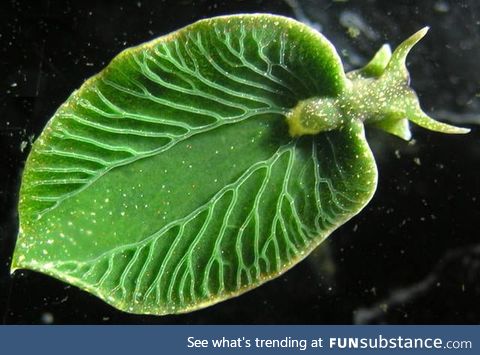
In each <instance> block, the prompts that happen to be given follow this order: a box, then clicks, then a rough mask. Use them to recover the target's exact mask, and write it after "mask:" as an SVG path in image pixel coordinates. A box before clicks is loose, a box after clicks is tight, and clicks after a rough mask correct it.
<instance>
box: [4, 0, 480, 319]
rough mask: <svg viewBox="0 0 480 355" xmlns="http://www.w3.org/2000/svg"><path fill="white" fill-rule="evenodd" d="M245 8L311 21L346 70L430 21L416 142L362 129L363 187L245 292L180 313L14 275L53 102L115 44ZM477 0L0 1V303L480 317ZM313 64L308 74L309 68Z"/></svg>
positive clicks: (414, 69)
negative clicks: (24, 194) (24, 191)
mask: <svg viewBox="0 0 480 355" xmlns="http://www.w3.org/2000/svg"><path fill="white" fill-rule="evenodd" d="M240 12H270V13H275V14H282V15H287V16H291V17H296V18H297V19H300V20H302V21H304V22H307V23H309V24H310V25H313V26H315V27H316V28H318V29H320V30H321V31H322V32H323V33H324V34H325V35H326V37H327V38H329V39H330V40H331V41H332V42H333V43H334V44H335V46H336V48H337V50H338V51H339V53H340V54H341V56H342V59H343V60H344V63H345V67H346V69H351V68H355V67H358V66H359V65H362V64H364V63H365V61H366V60H368V59H370V58H371V56H372V55H373V54H374V52H375V50H376V49H378V47H380V45H381V44H382V43H384V42H388V43H390V44H392V45H393V46H396V45H397V44H398V43H400V42H401V41H402V40H404V39H405V38H406V37H408V36H409V35H410V34H412V33H413V32H415V31H417V30H418V29H420V28H421V27H423V26H424V25H429V26H431V30H430V32H429V34H428V35H427V37H426V38H425V39H424V40H422V42H421V43H420V44H419V45H418V46H417V47H416V48H415V49H414V51H413V52H412V54H411V55H410V57H409V68H410V72H411V74H412V80H413V81H412V86H413V87H414V88H415V89H416V90H417V92H418V94H419V96H420V99H421V102H422V105H423V108H424V109H425V111H427V112H429V113H430V114H431V115H432V116H434V117H439V118H442V119H447V120H450V121H452V122H454V123H457V124H461V125H463V126H468V127H471V128H472V133H470V134H469V135H466V136H449V135H442V134H438V133H434V132H427V131H425V130H422V129H420V128H417V127H414V130H413V134H414V139H415V140H414V141H413V142H410V143H407V142H403V141H401V140H399V139H397V138H395V137H393V136H389V135H386V134H383V133H379V132H376V131H374V130H370V131H369V132H368V136H369V137H368V138H369V142H370V143H371V145H372V148H373V150H374V154H375V156H376V159H377V163H378V166H379V173H380V177H379V187H378V190H377V192H376V194H375V196H374V198H373V200H372V202H371V203H370V204H369V205H368V206H367V207H366V209H365V210H364V211H362V212H361V213H360V214H359V215H358V216H357V217H355V218H354V219H352V220H351V221H350V222H349V223H347V224H346V225H344V226H343V227H342V228H340V229H339V230H338V231H336V232H335V233H334V234H333V235H332V236H331V237H330V238H329V240H328V241H327V242H326V243H324V245H323V246H322V247H321V248H319V249H318V250H317V251H316V252H314V253H313V254H312V255H311V256H310V257H309V258H308V259H307V260H305V261H303V262H302V263H300V264H299V265H298V266H296V267H294V268H293V269H292V270H291V271H289V272H287V273H286V274H284V275H283V276H281V277H279V278H277V279H276V280H274V281H271V282H269V283H267V284H265V285H263V286H261V287H259V288H257V289H255V290H253V291H251V292H249V293H247V294H245V295H242V296H240V297H238V298H235V299H232V300H229V301H226V302H223V303H221V304H218V305H215V306H212V307H209V308H207V309H204V310H201V311H197V312H193V313H190V314H185V315H178V316H167V317H153V316H135V315H129V314H126V313H122V312H120V311H117V310H115V309H113V308H112V307H110V306H108V305H107V304H105V303H103V302H102V301H100V300H99V299H97V298H95V297H93V296H91V295H89V294H87V293H86V292H83V291H80V290H79V289H77V288H75V287H71V286H68V285H66V284H64V283H62V282H60V281H57V280H54V279H52V278H50V277H47V276H44V275H42V274H39V273H34V272H29V271H20V272H16V273H15V275H13V276H10V275H9V265H10V261H11V255H12V252H13V247H14V243H15V239H16V233H17V228H18V221H17V218H18V217H17V211H16V203H17V199H18V189H19V184H20V177H21V172H22V169H23V165H24V162H25V159H26V157H27V154H28V151H29V150H30V147H31V142H32V140H33V139H35V137H38V135H39V134H40V132H41V130H42V128H43V126H44V125H45V123H46V122H47V121H48V119H49V117H50V116H51V115H52V114H53V112H54V111H55V109H56V108H57V107H58V106H59V105H60V104H61V103H62V102H63V101H64V100H65V99H66V98H67V97H68V96H69V94H70V93H71V92H72V91H73V90H74V89H75V88H78V87H79V86H80V85H81V84H82V82H83V81H84V80H85V79H86V78H88V77H90V76H91V75H93V74H95V73H96V72H98V71H100V70H101V69H102V68H103V67H104V66H105V65H106V64H107V63H108V62H109V61H110V60H111V59H112V58H113V57H114V56H115V55H116V54H117V53H118V52H120V51H121V50H122V49H124V48H126V47H128V46H132V45H135V44H138V43H141V42H143V41H147V40H150V39H152V38H155V37H157V36H161V35H163V34H165V33H167V32H170V31H173V30H176V29H178V28H179V27H182V26H184V25H187V24H189V23H192V22H194V21H196V20H198V19H201V18H205V17H211V16H214V15H221V14H232V13H240ZM479 58H480V2H479V1H478V0H464V1H457V0H451V1H448V0H436V1H433V0H432V1H395V2H393V1H379V0H377V1H373V0H371V1H345V0H343V1H314V0H303V1H301V0H298V1H295V0H286V1H280V0H278V1H272V0H263V1H262V0H249V1H246V0H245V1H240V0H224V1H193V0H183V1H182V0H180V1H179V0H172V1H159V0H138V1H129V2H123V3H121V2H113V1H102V2H100V1H54V0H51V1H41V0H40V1H7V0H1V2H0V163H1V170H0V171H1V175H0V177H1V183H0V208H1V210H0V317H2V321H3V322H4V323H7V324H12V323H14V324H17V323H20V324H25V323H167V324H174V323H188V324H206V323H240V324H242V323H245V324H255V323H262V324H270V323H292V324H295V323H301V324H309V323H322V324H323V323H344V324H349V323H409V324H411V323H427V324H436V323H440V324H441V323H448V324H450V323H480V282H479V281H480V233H479V221H480V201H479V198H480V196H479V192H480V179H479V172H480V169H479V168H480V140H479V138H480V131H479V129H478V127H477V125H476V124H477V123H479V122H480V64H479ZM312 75H315V73H312Z"/></svg>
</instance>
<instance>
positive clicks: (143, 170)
mask: <svg viewBox="0 0 480 355" xmlns="http://www.w3.org/2000/svg"><path fill="white" fill-rule="evenodd" d="M416 36H417V37H412V38H413V40H410V42H408V41H407V42H405V43H407V44H406V45H404V46H403V45H402V46H403V47H402V46H401V47H400V50H398V52H397V51H396V52H394V53H393V55H392V58H391V59H390V53H389V51H388V50H386V49H382V50H381V51H380V52H379V53H378V54H377V56H376V57H375V58H374V60H372V62H371V63H369V64H368V65H367V66H366V67H365V68H363V69H362V70H360V71H357V72H352V73H349V74H348V75H346V74H345V73H344V71H343V67H342V64H341V62H340V59H339V57H338V54H337V53H336V51H335V49H334V47H333V46H332V45H331V44H330V42H328V41H327V40H326V39H325V38H324V37H323V36H322V35H321V34H319V33H318V32H316V31H314V30H313V29H311V28H309V27H307V26H305V25H303V24H301V23H298V22H296V21H293V20H291V19H287V18H284V17H279V16H272V15H263V14H261V15H238V16H225V17H219V18H213V19H208V20H203V21H200V22H197V23H195V24H193V25H190V26H187V27H186V28H184V29H181V30H179V31H176V32H174V33H172V34H169V35H166V36H164V37H160V38H159V39H156V40H154V41H151V42H148V43H145V44H143V45H140V46H138V47H135V48H130V49H127V50H125V51H124V52H122V53H121V54H119V55H118V56H117V57H116V58H115V59H114V60H113V61H112V62H111V63H110V64H109V65H108V66H107V67H106V68H105V69H104V70H103V71H102V72H100V73H99V74H97V75H96V76H94V77H92V78H90V79H89V80H87V81H86V82H85V83H84V84H83V85H82V87H81V88H80V89H79V90H77V91H75V92H74V93H73V94H72V95H71V96H70V97H69V98H68V100H67V101H66V102H65V103H64V104H63V105H62V106H61V107H60V108H59V109H58V111H57V112H56V113H55V115H54V116H53V117H52V119H51V120H50V121H49V123H48V124H47V127H46V128H45V130H44V131H43V133H42V134H41V136H40V137H39V138H38V139H37V141H36V142H35V144H34V146H33V149H32V152H31V154H30V155H29V157H28V160H27V164H26V168H25V172H24V175H23V180H22V187H21V197H20V203H19V212H20V231H19V237H18V242H17V245H16V248H15V253H14V258H13V262H12V271H13V270H15V269H19V268H28V269H32V270H36V271H40V272H43V273H45V274H48V275H51V276H53V277H56V278H58V279H60V280H63V281H66V282H69V283H71V284H73V285H76V286H78V287H80V288H82V289H84V290H87V291H89V292H91V293H93V294H95V295H97V296H98V297H100V298H101V299H103V300H105V301H106V302H108V303H110V304H111V305H113V306H115V307H117V308H119V309H121V310H124V311H127V312H132V313H143V314H168V313H181V312H188V311H191V310H194V309H198V308H202V307H205V306H208V305H211V304H214V303H217V302H220V301H222V300H224V299H227V298H230V297H233V296H236V295H238V294H240V293H243V292H245V291H247V290H249V289H251V288H253V287H256V286H258V285H260V284H262V283H264V282H266V281H268V280H270V279H272V278H274V277H277V276H278V275H280V274H281V273H283V272H285V271H286V270H288V269H289V268H290V267H292V266H293V265H295V264H296V263H298V262H299V261H300V260H302V259H303V258H304V257H306V256H307V255H308V254H309V253H310V252H311V251H312V250H313V249H314V248H315V247H316V246H318V245H319V244H320V243H321V242H322V241H323V240H324V239H325V238H326V237H327V236H328V235H329V234H330V233H331V232H332V231H333V230H335V229H336V228H338V227H339V226H340V225H342V224H343V223H345V222H346V221H347V220H349V219H350V218H351V217H352V216H354V215H355V214H357V213H358V212H359V211H360V210H361V209H362V208H363V207H364V206H365V205H366V203H367V202H368V201H369V200H370V198H371V197H372V195H373V193H374V191H375V188H376V182H377V170H376V166H375V160H374V158H373V156H372V153H371V151H370V148H369V146H368V143H367V142H366V140H365V135H364V125H363V123H364V122H365V123H366V124H369V123H371V124H372V125H377V126H378V127H380V128H382V129H385V130H387V131H389V132H391V133H394V134H397V135H400V136H402V135H403V137H404V138H405V137H406V135H407V131H408V122H407V125H405V122H406V119H410V120H412V121H414V122H416V123H418V124H420V125H424V126H426V125H427V123H428V125H430V127H429V128H432V127H433V129H435V128H437V129H440V128H442V129H446V128H445V127H450V126H446V125H442V124H440V123H437V122H435V121H432V120H431V119H428V118H425V117H426V116H425V117H424V116H422V115H421V114H420V113H421V111H420V113H419V111H418V110H419V106H418V102H417V101H416V100H417V99H416V96H415V94H414V93H413V91H412V90H411V89H409V88H408V86H407V85H406V78H405V77H404V76H403V77H402V75H399V73H400V74H402V72H401V70H397V69H396V67H395V66H396V65H397V64H396V63H403V66H404V56H405V55H406V52H408V49H409V48H410V47H411V45H413V44H412V43H411V42H412V41H413V42H415V41H416V40H418V38H419V37H421V35H420V36H419V35H416ZM387 57H388V58H387ZM402 58H403V59H402ZM387 59H388V60H387ZM402 60H403V62H402ZM389 68H390V69H391V70H390V69H389ZM405 102H407V103H408V105H405ZM417 109H418V110H417ZM405 127H406V128H405ZM439 127H440V128H439ZM448 129H451V132H453V131H454V130H455V129H454V128H448ZM408 134H409V131H408ZM205 167H208V169H205Z"/></svg>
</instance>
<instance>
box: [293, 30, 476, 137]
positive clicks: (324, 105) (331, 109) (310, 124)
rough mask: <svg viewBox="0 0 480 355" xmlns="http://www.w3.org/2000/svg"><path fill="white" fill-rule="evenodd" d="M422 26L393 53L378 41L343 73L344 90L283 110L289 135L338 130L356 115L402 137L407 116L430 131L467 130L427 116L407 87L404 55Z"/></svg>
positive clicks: (422, 33) (407, 130)
mask: <svg viewBox="0 0 480 355" xmlns="http://www.w3.org/2000/svg"><path fill="white" fill-rule="evenodd" d="M427 31H428V27H425V28H423V29H422V30H420V31H418V32H417V33H415V34H414V35H412V36H411V37H410V38H408V39H407V40H406V41H404V42H403V43H402V44H400V45H399V46H398V47H397V49H396V50H395V51H394V52H393V53H392V52H391V50H390V46H388V45H384V46H382V47H381V48H380V50H379V51H378V52H377V53H376V55H375V56H374V57H373V59H372V60H371V61H370V62H369V63H368V64H367V65H366V66H365V67H363V68H361V69H359V70H355V71H352V72H350V73H348V74H347V75H346V78H347V83H346V85H345V89H344V90H342V91H341V92H340V93H339V94H338V95H337V96H335V97H314V98H310V99H307V100H303V101H300V102H299V103H298V104H297V106H295V107H294V108H293V109H292V110H291V111H290V112H289V114H288V115H287V123H288V125H289V132H290V135H291V136H300V135H304V134H318V133H320V132H323V131H329V130H333V129H340V128H342V126H343V125H344V124H345V122H347V121H350V120H360V121H362V122H364V123H365V124H367V125H372V126H375V127H377V128H380V129H382V130H384V131H386V132H389V133H391V134H394V135H396V136H398V137H400V138H403V139H405V140H409V139H410V138H411V133H410V127H409V121H412V122H414V123H416V124H417V125H419V126H422V127H424V128H426V129H429V130H432V131H438V132H443V133H468V132H469V129H465V128H458V127H454V126H451V125H448V124H445V123H442V122H438V121H436V120H434V119H433V118H431V117H429V116H428V115H427V114H426V113H425V112H423V110H422V109H421V107H420V103H419V100H418V96H417V95H416V93H415V91H414V90H413V89H412V88H411V87H410V86H409V84H410V75H409V73H408V70H407V67H406V58H407V55H408V53H409V52H410V50H411V49H412V48H413V46H414V45H415V44H416V43H417V42H418V41H420V39H422V38H423V36H425V34H426V33H427Z"/></svg>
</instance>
